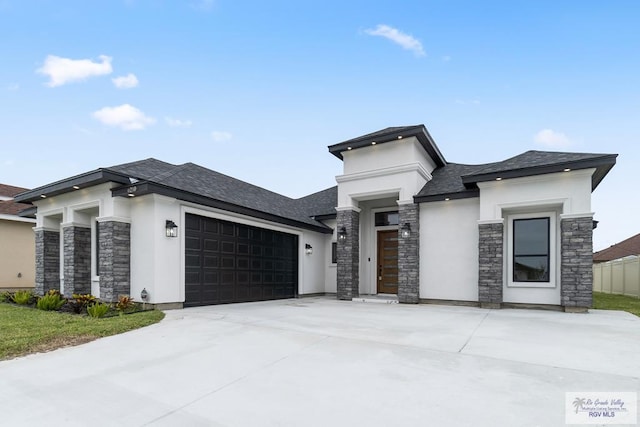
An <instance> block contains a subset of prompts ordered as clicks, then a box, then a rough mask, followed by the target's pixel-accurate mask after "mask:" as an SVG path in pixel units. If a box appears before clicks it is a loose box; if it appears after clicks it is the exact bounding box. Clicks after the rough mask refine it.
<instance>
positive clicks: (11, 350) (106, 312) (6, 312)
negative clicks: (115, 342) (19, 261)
mask: <svg viewBox="0 0 640 427" xmlns="http://www.w3.org/2000/svg"><path fill="white" fill-rule="evenodd" d="M16 294H17V295H16ZM145 308H146V307H144V306H143V305H142V304H139V303H136V302H133V301H132V300H131V299H130V298H129V297H126V296H121V297H120V298H119V301H118V302H117V303H113V304H109V303H103V302H100V301H98V300H96V299H95V298H93V297H91V296H90V295H74V298H70V299H65V298H63V297H62V296H60V294H59V293H57V292H55V291H53V292H50V293H48V294H46V295H45V296H43V297H39V298H37V297H35V296H33V295H32V294H31V292H30V291H18V292H15V293H4V294H2V296H1V298H0V331H2V332H1V339H0V360H3V359H9V358H12V357H17V356H22V355H25V354H29V353H37V352H42V351H49V350H54V349H56V348H60V347H65V346H69V345H77V344H82V343H85V342H88V341H92V340H94V339H96V338H100V337H106V336H109V335H115V334H119V333H122V332H126V331H130V330H133V329H138V328H141V327H144V326H148V325H151V324H153V323H157V322H159V321H160V320H162V319H163V318H164V313H162V312H161V311H158V310H145Z"/></svg>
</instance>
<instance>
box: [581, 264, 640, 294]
mask: <svg viewBox="0 0 640 427" xmlns="http://www.w3.org/2000/svg"><path fill="white" fill-rule="evenodd" d="M593 290H594V291H597V292H604V293H607V294H622V295H629V296H634V297H638V298H640V257H638V256H628V257H625V258H621V259H616V260H613V261H608V262H600V263H597V264H593Z"/></svg>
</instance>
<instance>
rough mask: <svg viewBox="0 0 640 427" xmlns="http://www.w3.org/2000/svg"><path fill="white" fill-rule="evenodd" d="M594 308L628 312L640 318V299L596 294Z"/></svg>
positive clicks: (594, 294)
mask: <svg viewBox="0 0 640 427" xmlns="http://www.w3.org/2000/svg"><path fill="white" fill-rule="evenodd" d="M593 308H600V309H603V310H622V311H628V312H629V313H631V314H635V315H636V316H640V298H635V297H628V296H626V295H614V294H605V293H602V292H594V293H593Z"/></svg>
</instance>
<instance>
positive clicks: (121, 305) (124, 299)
mask: <svg viewBox="0 0 640 427" xmlns="http://www.w3.org/2000/svg"><path fill="white" fill-rule="evenodd" d="M135 306H136V302H135V301H134V300H133V298H131V297H130V296H129V295H120V296H119V297H118V302H117V303H116V310H118V312H120V314H122V313H123V312H125V311H127V310H128V311H131V310H132V309H133V308H135Z"/></svg>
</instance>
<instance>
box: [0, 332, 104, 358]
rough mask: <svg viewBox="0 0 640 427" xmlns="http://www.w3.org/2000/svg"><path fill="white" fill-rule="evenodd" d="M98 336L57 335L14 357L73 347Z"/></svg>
mask: <svg viewBox="0 0 640 427" xmlns="http://www.w3.org/2000/svg"><path fill="white" fill-rule="evenodd" d="M98 338H99V337H97V336H94V335H80V336H76V337H57V338H54V339H52V340H49V341H47V342H44V343H42V344H39V345H37V346H36V347H34V348H33V349H31V350H30V351H29V352H26V353H23V354H17V355H15V356H13V357H20V356H24V355H27V354H32V353H47V352H49V351H53V350H57V349H59V348H63V347H72V346H75V345H80V344H84V343H88V342H90V341H93V340H95V339H98Z"/></svg>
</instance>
